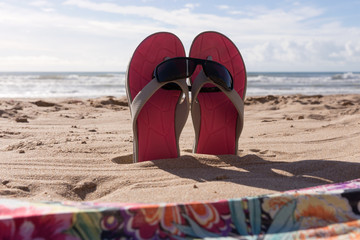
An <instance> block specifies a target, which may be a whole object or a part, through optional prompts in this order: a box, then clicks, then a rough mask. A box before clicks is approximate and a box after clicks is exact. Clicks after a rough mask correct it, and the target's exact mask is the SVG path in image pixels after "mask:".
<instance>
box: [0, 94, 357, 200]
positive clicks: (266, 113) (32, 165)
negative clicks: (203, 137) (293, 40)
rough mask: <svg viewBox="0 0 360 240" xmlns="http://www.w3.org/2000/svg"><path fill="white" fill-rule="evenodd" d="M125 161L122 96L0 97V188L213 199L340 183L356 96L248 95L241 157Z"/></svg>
mask: <svg viewBox="0 0 360 240" xmlns="http://www.w3.org/2000/svg"><path fill="white" fill-rule="evenodd" d="M193 137H194V131H193V128H192V122H191V117H190V116H189V119H188V121H187V123H186V125H185V128H184V130H183V132H182V134H181V136H180V149H181V155H182V156H181V157H180V158H176V159H164V160H156V161H151V162H142V163H136V164H132V129H131V120H130V111H129V108H128V107H127V101H126V97H121V98H109V97H102V98H94V99H87V98H86V99H84V98H34V99H29V98H16V99H9V98H4V99H2V98H0V143H1V144H0V164H1V166H2V167H1V170H0V197H1V198H16V199H24V200H25V199H26V200H36V201H37V200H41V201H64V200H71V201H101V202H145V203H150V202H189V201H215V200H221V199H229V198H240V197H245V196H247V197H248V196H258V195H261V194H269V193H278V192H282V191H287V190H293V189H299V188H306V187H313V186H318V185H323V184H330V183H336V182H344V181H348V180H352V179H355V178H358V177H359V174H358V173H359V172H360V150H359V148H358V143H359V142H360V95H359V94H339V95H311V96H308V95H286V96H276V95H274V96H273V95H268V96H248V97H246V101H245V125H244V130H243V133H242V135H241V136H240V139H239V156H233V155H221V156H214V155H203V154H192V153H191V151H192V144H193Z"/></svg>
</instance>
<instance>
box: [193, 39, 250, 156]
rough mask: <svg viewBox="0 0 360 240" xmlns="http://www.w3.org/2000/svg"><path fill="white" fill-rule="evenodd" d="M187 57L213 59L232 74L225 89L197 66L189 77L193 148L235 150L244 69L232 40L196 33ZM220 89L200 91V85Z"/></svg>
mask: <svg viewBox="0 0 360 240" xmlns="http://www.w3.org/2000/svg"><path fill="white" fill-rule="evenodd" d="M189 55H190V57H192V58H201V59H208V60H213V61H216V62H219V63H221V64H222V65H224V66H225V67H226V68H227V69H228V70H229V72H230V73H231V75H232V78H233V90H231V91H226V90H225V89H224V88H222V87H221V86H219V85H217V84H216V83H214V82H212V81H210V79H208V78H207V77H206V76H205V75H204V72H203V71H202V70H201V68H197V69H196V70H195V72H194V73H193V75H192V77H191V83H192V90H191V97H192V100H191V115H192V119H193V124H194V130H195V144H194V149H193V151H194V152H195V153H204V154H215V155H222V154H235V155H237V151H238V140H239V137H240V134H241V131H242V128H243V122H244V98H245V92H246V84H247V79H246V70H245V65H244V61H243V59H242V57H241V54H240V52H239V50H238V49H237V47H236V46H235V44H234V43H233V42H232V41H231V40H230V39H229V38H227V37H226V36H225V35H223V34H221V33H218V32H203V33H200V34H199V35H198V36H197V37H196V38H195V39H194V40H193V42H192V45H191V49H190V54H189ZM214 86H215V87H217V88H218V89H220V91H218V92H203V91H201V89H202V88H210V87H212V88H214Z"/></svg>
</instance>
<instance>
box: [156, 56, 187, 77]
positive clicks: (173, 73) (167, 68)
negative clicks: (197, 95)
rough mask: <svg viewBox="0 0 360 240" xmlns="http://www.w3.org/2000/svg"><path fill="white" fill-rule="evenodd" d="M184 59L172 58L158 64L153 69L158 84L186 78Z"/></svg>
mask: <svg viewBox="0 0 360 240" xmlns="http://www.w3.org/2000/svg"><path fill="white" fill-rule="evenodd" d="M186 69H187V67H186V59H182V58H177V59H176V58H173V59H169V60H166V61H164V62H162V63H160V64H159V65H158V66H157V67H156V69H155V76H156V78H157V80H158V81H159V82H169V81H173V80H177V79H181V78H186V77H187V76H186Z"/></svg>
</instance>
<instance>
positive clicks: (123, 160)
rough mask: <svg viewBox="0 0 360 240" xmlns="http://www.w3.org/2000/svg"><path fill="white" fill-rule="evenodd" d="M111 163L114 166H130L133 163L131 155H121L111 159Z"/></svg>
mask: <svg viewBox="0 0 360 240" xmlns="http://www.w3.org/2000/svg"><path fill="white" fill-rule="evenodd" d="M111 161H112V162H113V163H116V164H130V163H133V155H132V154H126V155H122V156H119V157H115V158H113V159H111Z"/></svg>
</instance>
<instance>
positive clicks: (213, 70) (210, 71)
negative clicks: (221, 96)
mask: <svg viewBox="0 0 360 240" xmlns="http://www.w3.org/2000/svg"><path fill="white" fill-rule="evenodd" d="M204 70H205V73H206V75H207V76H208V77H209V78H210V79H211V80H213V81H214V82H215V83H217V84H218V85H220V86H222V87H224V88H225V89H226V90H229V91H230V90H232V89H233V84H232V77H231V74H230V72H229V71H228V70H227V69H226V68H225V67H224V66H223V65H221V64H219V63H217V62H210V61H208V62H206V65H205V69H204Z"/></svg>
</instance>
